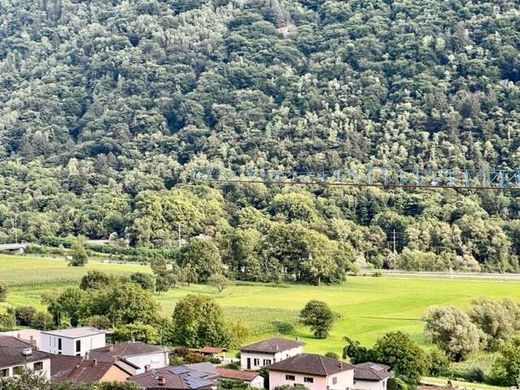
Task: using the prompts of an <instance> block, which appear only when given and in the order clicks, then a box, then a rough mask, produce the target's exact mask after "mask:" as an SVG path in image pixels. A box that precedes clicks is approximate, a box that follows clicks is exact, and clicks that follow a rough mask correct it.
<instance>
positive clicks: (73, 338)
mask: <svg viewBox="0 0 520 390" xmlns="http://www.w3.org/2000/svg"><path fill="white" fill-rule="evenodd" d="M105 345H106V332H105V331H103V330H99V329H96V328H92V327H80V328H70V329H62V330H54V331H42V332H41V350H42V351H44V352H48V353H51V354H54V355H67V356H85V354H86V353H87V352H88V351H90V350H92V349H95V348H101V347H104V346H105Z"/></svg>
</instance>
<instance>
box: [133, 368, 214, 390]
mask: <svg viewBox="0 0 520 390" xmlns="http://www.w3.org/2000/svg"><path fill="white" fill-rule="evenodd" d="M161 377H162V378H163V380H164V384H159V378H161ZM217 378H218V375H212V374H211V373H207V372H203V371H197V370H192V369H190V368H188V367H185V366H179V367H164V368H159V369H155V370H150V371H148V372H145V373H143V374H138V375H134V376H132V377H130V378H128V380H130V381H132V382H134V383H136V384H137V386H139V387H140V388H143V389H147V390H155V389H168V390H184V389H193V390H205V389H211V388H212V387H214V386H216V384H217V383H216V379H217Z"/></svg>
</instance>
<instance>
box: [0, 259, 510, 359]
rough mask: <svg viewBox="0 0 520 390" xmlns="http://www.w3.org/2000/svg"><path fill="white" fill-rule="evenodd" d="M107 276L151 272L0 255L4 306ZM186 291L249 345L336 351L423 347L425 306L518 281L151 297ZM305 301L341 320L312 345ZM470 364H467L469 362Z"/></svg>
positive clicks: (504, 292)
mask: <svg viewBox="0 0 520 390" xmlns="http://www.w3.org/2000/svg"><path fill="white" fill-rule="evenodd" d="M90 269H96V270H99V271H103V272H106V273H110V274H118V275H125V274H130V273H132V272H137V271H141V272H150V268H149V267H147V266H143V265H133V264H112V263H95V262H92V263H89V264H88V265H87V266H86V267H84V268H72V267H68V266H67V263H66V261H65V260H63V259H48V258H41V257H30V256H24V257H18V256H0V280H3V281H5V282H7V283H8V285H9V293H8V297H7V302H6V303H2V304H0V308H1V307H2V306H4V307H5V306H7V305H33V306H38V307H41V304H40V297H41V294H42V293H44V292H49V291H53V290H57V289H60V288H64V287H68V286H73V285H77V283H78V281H79V279H80V278H81V276H82V275H84V274H85V273H86V272H87V271H88V270H90ZM190 293H202V294H208V295H211V296H213V297H215V299H216V300H217V301H218V302H219V304H220V305H221V306H222V307H223V309H224V312H225V314H226V317H227V318H228V320H229V321H240V322H241V323H242V324H244V325H245V326H247V327H248V328H249V329H250V334H251V336H250V338H251V340H257V339H259V338H261V337H267V336H272V335H285V336H287V337H299V338H300V339H301V340H302V341H303V342H305V343H306V347H305V349H306V351H308V352H319V353H325V352H328V351H334V352H337V353H340V352H341V349H342V346H343V337H344V336H348V337H350V338H354V339H357V340H359V341H360V342H361V343H363V344H365V345H371V344H372V343H373V342H374V341H375V340H376V339H377V338H378V337H379V336H381V335H382V334H384V333H385V332H388V331H392V330H402V331H404V332H406V333H408V334H410V335H411V336H412V338H413V339H414V340H416V341H417V342H419V343H421V344H423V345H425V342H424V339H423V324H422V321H421V317H422V316H423V315H424V313H425V311H426V310H427V308H428V307H429V306H432V305H455V306H458V307H465V306H467V305H468V304H469V303H470V302H471V300H472V299H474V298H478V297H489V298H494V299H498V298H502V297H511V298H513V299H517V300H520V281H518V280H482V279H450V278H446V277H445V278H441V277H439V278H432V277H418V276H413V277H412V276H386V275H385V276H384V277H379V278H374V277H350V278H348V280H347V281H346V282H345V283H343V284H341V285H334V286H320V287H317V286H307V285H265V284H253V283H238V284H236V285H235V286H232V287H230V288H228V289H226V290H224V291H223V292H222V293H220V294H219V293H218V292H217V290H216V289H215V288H213V287H210V286H200V285H192V286H189V287H188V286H181V287H178V288H176V289H172V290H170V291H169V292H166V293H161V294H156V299H157V300H158V302H159V303H160V304H161V306H162V308H163V313H164V315H165V316H169V315H171V313H172V311H173V308H174V306H175V304H176V302H177V301H178V300H179V299H180V298H182V297H183V296H185V295H187V294H190ZM310 299H319V300H323V301H325V302H327V303H328V304H329V305H330V307H331V308H332V309H333V310H334V311H335V312H337V313H338V314H339V315H340V318H339V319H338V320H337V321H336V323H335V324H334V327H333V329H332V332H331V334H330V336H329V337H328V338H327V339H325V340H316V339H314V338H313V337H312V335H311V333H310V331H309V330H308V329H307V328H304V327H301V326H299V325H298V323H297V318H298V312H299V310H300V309H301V308H302V307H303V306H304V305H305V303H306V302H307V301H308V300H310ZM491 360H492V356H490V355H486V354H482V355H479V356H475V357H474V358H473V359H472V362H479V363H482V365H483V366H484V367H486V366H489V364H490V363H491ZM470 363H471V362H470Z"/></svg>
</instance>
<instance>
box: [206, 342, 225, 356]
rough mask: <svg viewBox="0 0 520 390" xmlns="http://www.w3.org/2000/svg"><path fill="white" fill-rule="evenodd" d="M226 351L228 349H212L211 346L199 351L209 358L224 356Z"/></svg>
mask: <svg viewBox="0 0 520 390" xmlns="http://www.w3.org/2000/svg"><path fill="white" fill-rule="evenodd" d="M226 351H227V349H226V348H220V347H211V346H209V345H206V346H205V347H203V348H201V349H199V353H200V354H202V355H204V356H208V357H216V356H218V355H223V354H224V352H226Z"/></svg>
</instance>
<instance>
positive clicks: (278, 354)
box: [240, 338, 303, 370]
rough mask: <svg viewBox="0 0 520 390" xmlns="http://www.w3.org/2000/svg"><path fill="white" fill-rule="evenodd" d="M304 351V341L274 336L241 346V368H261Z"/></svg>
mask: <svg viewBox="0 0 520 390" xmlns="http://www.w3.org/2000/svg"><path fill="white" fill-rule="evenodd" d="M302 352H303V343H300V342H299V341H295V340H288V339H282V338H272V339H268V340H263V341H260V342H258V343H254V344H249V345H246V346H244V347H242V348H240V368H241V369H242V370H259V369H260V368H262V367H265V366H269V365H271V364H273V363H276V362H279V361H282V360H284V359H287V358H290V357H292V356H295V355H298V354H300V353H302Z"/></svg>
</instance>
